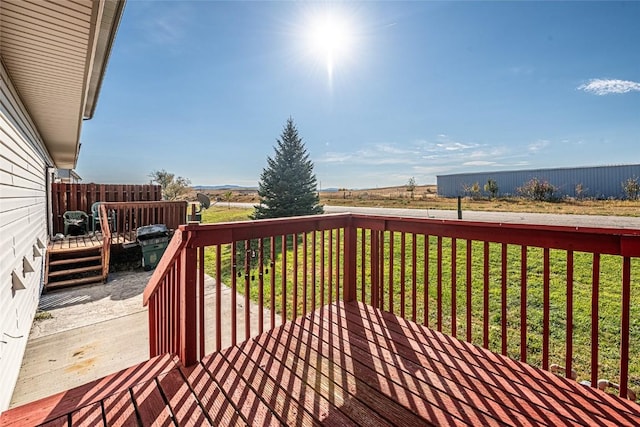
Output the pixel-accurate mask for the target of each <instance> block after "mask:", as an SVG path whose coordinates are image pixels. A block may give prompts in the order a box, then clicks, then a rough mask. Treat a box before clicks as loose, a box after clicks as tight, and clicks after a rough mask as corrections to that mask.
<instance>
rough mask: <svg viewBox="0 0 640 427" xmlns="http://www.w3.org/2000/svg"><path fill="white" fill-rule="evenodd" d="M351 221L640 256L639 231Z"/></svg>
mask: <svg viewBox="0 0 640 427" xmlns="http://www.w3.org/2000/svg"><path fill="white" fill-rule="evenodd" d="M352 221H353V225H354V226H356V227H361V228H370V229H373V230H381V231H399V232H409V233H416V234H429V235H433V236H443V237H454V238H460V239H469V240H480V241H488V242H495V243H507V244H516V245H524V246H532V247H543V248H550V249H566V250H575V251H584V252H597V253H602V254H612V255H624V256H640V230H639V229H631V228H615V227H608V228H607V227H599V228H597V227H571V226H563V225H540V224H505V223H492V222H478V221H463V220H440V219H429V218H408V217H389V216H375V215H363V214H353V215H352Z"/></svg>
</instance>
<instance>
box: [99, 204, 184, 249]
mask: <svg viewBox="0 0 640 427" xmlns="http://www.w3.org/2000/svg"><path fill="white" fill-rule="evenodd" d="M100 206H101V207H104V208H106V209H107V211H108V212H109V215H108V218H107V220H108V223H109V226H110V227H109V228H110V230H111V235H112V239H113V240H114V241H118V239H120V240H129V241H134V240H135V231H136V228H138V227H142V226H145V225H151V224H164V225H166V226H167V228H169V229H170V230H176V229H178V227H179V226H180V224H185V223H186V222H187V202H185V201H159V202H106V203H101V204H100ZM102 224H106V222H103V223H102Z"/></svg>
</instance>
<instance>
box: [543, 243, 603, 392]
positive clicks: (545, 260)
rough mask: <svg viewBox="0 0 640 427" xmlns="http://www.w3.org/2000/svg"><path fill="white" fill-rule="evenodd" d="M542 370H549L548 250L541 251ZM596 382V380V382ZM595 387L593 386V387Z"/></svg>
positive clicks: (549, 273) (549, 302)
mask: <svg viewBox="0 0 640 427" xmlns="http://www.w3.org/2000/svg"><path fill="white" fill-rule="evenodd" d="M542 264H543V273H542V369H549V336H550V334H551V333H550V331H549V326H550V325H549V317H550V308H551V307H550V304H551V301H550V300H551V298H550V295H549V282H550V281H551V280H550V277H551V272H550V270H551V269H550V267H549V248H544V250H543V251H542ZM596 382H597V380H596ZM594 387H595V385H594Z"/></svg>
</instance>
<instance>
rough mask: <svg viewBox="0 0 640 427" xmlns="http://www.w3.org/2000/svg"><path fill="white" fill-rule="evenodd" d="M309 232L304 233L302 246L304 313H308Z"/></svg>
mask: <svg viewBox="0 0 640 427" xmlns="http://www.w3.org/2000/svg"><path fill="white" fill-rule="evenodd" d="M307 234H308V233H306V232H304V233H302V247H303V251H302V253H303V256H302V294H303V296H302V315H303V316H306V315H307V298H308V295H309V293H308V283H307V282H308V279H307V274H308V272H307V264H308V259H309V256H308V255H309V254H308V252H309V246H308V245H307Z"/></svg>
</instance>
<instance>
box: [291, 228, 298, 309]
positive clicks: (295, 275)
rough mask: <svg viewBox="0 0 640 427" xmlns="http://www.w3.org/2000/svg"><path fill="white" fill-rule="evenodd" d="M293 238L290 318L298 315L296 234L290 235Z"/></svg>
mask: <svg viewBox="0 0 640 427" xmlns="http://www.w3.org/2000/svg"><path fill="white" fill-rule="evenodd" d="M291 238H292V240H293V254H292V258H293V307H292V308H293V310H292V312H293V313H292V316H293V317H292V318H293V319H295V318H297V317H298V235H297V234H293V235H291Z"/></svg>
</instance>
